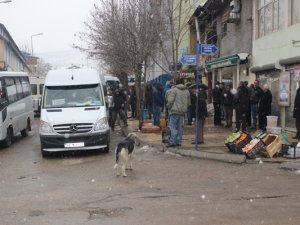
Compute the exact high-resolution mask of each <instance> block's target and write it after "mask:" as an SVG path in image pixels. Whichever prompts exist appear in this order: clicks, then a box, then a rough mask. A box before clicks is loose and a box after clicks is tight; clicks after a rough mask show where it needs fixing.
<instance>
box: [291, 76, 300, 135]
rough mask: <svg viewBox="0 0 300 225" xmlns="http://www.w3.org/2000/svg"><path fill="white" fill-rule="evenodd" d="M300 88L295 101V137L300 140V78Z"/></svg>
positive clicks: (299, 82)
mask: <svg viewBox="0 0 300 225" xmlns="http://www.w3.org/2000/svg"><path fill="white" fill-rule="evenodd" d="M298 85H299V88H298V89H297V93H296V98H295V102H294V113H293V117H294V118H296V129H297V133H296V136H295V137H293V138H294V139H298V140H300V79H299V80H298Z"/></svg>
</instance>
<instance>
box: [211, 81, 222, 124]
mask: <svg viewBox="0 0 300 225" xmlns="http://www.w3.org/2000/svg"><path fill="white" fill-rule="evenodd" d="M212 97H213V105H214V124H215V126H221V125H222V123H221V104H222V90H221V89H220V82H219V81H217V83H216V87H215V88H214V89H213V90H212Z"/></svg>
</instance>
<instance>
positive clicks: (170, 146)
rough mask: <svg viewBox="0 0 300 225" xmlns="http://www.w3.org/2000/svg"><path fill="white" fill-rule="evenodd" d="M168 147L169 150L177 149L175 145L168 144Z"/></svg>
mask: <svg viewBox="0 0 300 225" xmlns="http://www.w3.org/2000/svg"><path fill="white" fill-rule="evenodd" d="M166 147H167V148H175V147H176V145H173V144H167V145H166Z"/></svg>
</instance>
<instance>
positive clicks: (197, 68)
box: [195, 42, 202, 151]
mask: <svg viewBox="0 0 300 225" xmlns="http://www.w3.org/2000/svg"><path fill="white" fill-rule="evenodd" d="M200 47H201V44H200V43H199V42H198V43H197V48H196V49H197V50H196V118H195V120H196V121H195V126H196V134H195V144H196V145H195V150H196V151H198V133H199V128H198V124H199V121H198V118H199V115H198V108H199V103H198V99H199V94H198V92H199V61H200V59H201V58H202V56H201V52H200V50H201V49H200Z"/></svg>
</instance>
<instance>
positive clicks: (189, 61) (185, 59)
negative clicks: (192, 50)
mask: <svg viewBox="0 0 300 225" xmlns="http://www.w3.org/2000/svg"><path fill="white" fill-rule="evenodd" d="M196 62H197V61H196V55H183V56H182V58H181V63H182V65H183V66H196V64H197V63H196Z"/></svg>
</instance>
